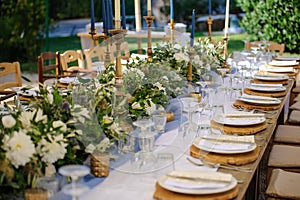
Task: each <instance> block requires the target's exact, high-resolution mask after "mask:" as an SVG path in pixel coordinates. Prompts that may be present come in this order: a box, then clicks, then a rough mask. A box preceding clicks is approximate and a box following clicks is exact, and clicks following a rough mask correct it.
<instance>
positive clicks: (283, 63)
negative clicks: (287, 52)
mask: <svg viewBox="0 0 300 200" xmlns="http://www.w3.org/2000/svg"><path fill="white" fill-rule="evenodd" d="M268 65H272V66H282V67H284V66H296V65H299V63H298V62H297V61H296V60H293V61H292V60H290V61H288V60H272V61H271V62H269V63H268Z"/></svg>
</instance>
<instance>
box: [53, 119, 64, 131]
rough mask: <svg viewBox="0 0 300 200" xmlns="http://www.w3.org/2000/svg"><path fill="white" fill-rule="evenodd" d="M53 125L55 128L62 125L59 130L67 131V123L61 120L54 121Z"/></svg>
mask: <svg viewBox="0 0 300 200" xmlns="http://www.w3.org/2000/svg"><path fill="white" fill-rule="evenodd" d="M52 126H53V128H58V127H60V128H59V130H61V131H62V132H67V125H66V124H65V123H63V122H62V121H60V120H58V121H54V122H53V124H52Z"/></svg>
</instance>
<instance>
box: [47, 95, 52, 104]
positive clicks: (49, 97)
mask: <svg viewBox="0 0 300 200" xmlns="http://www.w3.org/2000/svg"><path fill="white" fill-rule="evenodd" d="M47 99H48V101H49V103H50V104H53V94H52V93H49V94H47Z"/></svg>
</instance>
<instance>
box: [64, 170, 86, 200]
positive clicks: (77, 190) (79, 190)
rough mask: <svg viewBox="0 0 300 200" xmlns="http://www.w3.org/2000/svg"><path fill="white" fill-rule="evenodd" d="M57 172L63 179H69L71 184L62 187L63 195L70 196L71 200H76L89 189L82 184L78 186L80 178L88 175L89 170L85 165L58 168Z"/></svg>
mask: <svg viewBox="0 0 300 200" xmlns="http://www.w3.org/2000/svg"><path fill="white" fill-rule="evenodd" d="M58 172H59V173H60V174H61V175H62V176H65V177H70V178H71V183H70V184H67V185H65V186H63V188H62V190H63V192H64V193H65V194H68V195H71V196H72V200H78V197H79V196H80V195H81V194H83V193H85V192H87V191H88V190H89V188H88V187H87V186H86V185H84V184H79V183H78V181H79V179H80V178H81V177H83V176H85V175H88V174H89V173H90V168H89V167H87V166H85V165H65V166H62V167H61V168H59V170H58Z"/></svg>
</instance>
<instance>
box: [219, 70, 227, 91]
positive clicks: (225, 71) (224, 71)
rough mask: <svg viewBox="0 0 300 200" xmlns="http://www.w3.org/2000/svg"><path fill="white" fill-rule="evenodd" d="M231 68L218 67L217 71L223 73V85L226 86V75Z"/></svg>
mask: <svg viewBox="0 0 300 200" xmlns="http://www.w3.org/2000/svg"><path fill="white" fill-rule="evenodd" d="M228 70H229V69H227V68H218V69H217V71H218V72H219V74H220V75H221V78H222V82H223V87H225V81H224V80H225V75H226V73H227V72H228Z"/></svg>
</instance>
